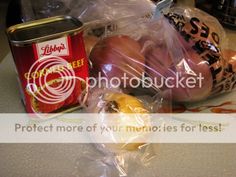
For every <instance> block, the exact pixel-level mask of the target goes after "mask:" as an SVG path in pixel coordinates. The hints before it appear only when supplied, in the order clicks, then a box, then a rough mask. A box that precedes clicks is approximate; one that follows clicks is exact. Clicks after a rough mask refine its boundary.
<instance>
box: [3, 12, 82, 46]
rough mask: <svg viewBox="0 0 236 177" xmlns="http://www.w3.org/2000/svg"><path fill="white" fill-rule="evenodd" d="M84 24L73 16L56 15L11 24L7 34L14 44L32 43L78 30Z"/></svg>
mask: <svg viewBox="0 0 236 177" xmlns="http://www.w3.org/2000/svg"><path fill="white" fill-rule="evenodd" d="M82 25H83V24H82V22H80V21H79V20H78V19H76V18H73V17H71V16H56V17H50V18H45V19H40V20H35V21H31V22H26V23H22V24H18V25H14V26H11V27H9V28H8V29H7V35H8V38H9V40H10V42H11V43H13V44H19V45H22V44H30V43H34V42H41V41H44V40H50V39H53V38H57V37H59V36H63V35H68V34H71V33H75V32H78V31H80V29H81V27H82Z"/></svg>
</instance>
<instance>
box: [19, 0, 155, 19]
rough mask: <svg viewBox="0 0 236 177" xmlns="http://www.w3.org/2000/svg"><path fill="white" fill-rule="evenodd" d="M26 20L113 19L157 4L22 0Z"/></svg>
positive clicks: (130, 0)
mask: <svg viewBox="0 0 236 177" xmlns="http://www.w3.org/2000/svg"><path fill="white" fill-rule="evenodd" d="M21 4H22V14H23V19H24V21H29V20H35V19H40V18H46V17H51V16H56V15H71V16H73V17H77V18H78V19H80V20H81V21H82V22H83V23H86V22H101V21H103V22H104V21H112V20H116V19H119V18H122V17H127V16H140V17H141V16H143V15H146V14H148V13H151V12H153V11H154V9H155V5H154V4H153V3H152V2H151V1H149V0H128V1H116V0H40V1H33V0H21Z"/></svg>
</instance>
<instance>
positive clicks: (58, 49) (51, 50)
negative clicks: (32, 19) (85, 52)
mask: <svg viewBox="0 0 236 177" xmlns="http://www.w3.org/2000/svg"><path fill="white" fill-rule="evenodd" d="M65 49H66V47H65V45H64V44H63V43H61V44H60V45H59V46H57V45H56V44H55V45H53V46H52V45H49V44H47V45H46V46H45V47H42V48H41V50H43V54H42V55H43V56H48V55H52V53H54V52H58V53H61V51H62V50H65Z"/></svg>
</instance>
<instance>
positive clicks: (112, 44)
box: [85, 8, 236, 102]
mask: <svg viewBox="0 0 236 177" xmlns="http://www.w3.org/2000/svg"><path fill="white" fill-rule="evenodd" d="M114 23H115V24H116V28H115V29H114V30H113V31H107V32H106V33H105V34H104V35H103V36H101V37H100V40H98V39H97V40H98V42H95V43H94V45H93V47H92V48H93V49H91V50H90V51H91V53H90V54H89V58H90V60H91V64H92V66H93V69H92V70H91V73H92V74H95V75H96V76H97V75H98V74H100V75H101V76H104V77H106V78H108V79H109V80H111V79H112V78H114V77H117V78H122V76H123V75H125V74H126V75H127V76H128V78H132V77H135V78H138V79H139V80H141V81H142V83H144V84H145V83H147V81H148V83H151V84H150V85H151V87H150V89H149V91H150V92H149V93H153V92H154V93H156V92H159V91H160V90H161V91H162V92H163V91H165V90H171V93H172V101H173V102H195V101H200V100H204V99H206V98H208V97H211V96H214V95H218V94H220V93H224V92H226V91H231V90H233V89H234V88H235V86H236V84H235V68H232V67H234V66H235V65H234V64H233V63H234V60H232V59H231V60H230V61H231V62H229V59H227V58H225V57H224V55H223V51H225V48H226V47H227V38H226V36H225V32H224V30H223V28H222V26H221V25H220V24H219V23H218V22H217V20H216V19H215V18H214V17H211V16H210V15H207V14H205V13H204V12H202V11H200V10H197V9H191V8H174V9H171V10H170V11H169V13H166V14H165V18H164V17H162V16H160V17H159V18H154V19H148V18H137V19H130V18H125V19H121V20H118V21H116V22H114ZM85 41H86V40H85ZM85 43H86V42H85ZM95 44H96V45H95ZM147 78H149V79H147ZM150 79H151V80H150ZM128 81H130V80H128ZM122 84H123V83H121V85H122ZM141 85H142V84H141ZM131 86H132V84H127V83H126V85H125V86H123V87H125V88H126V89H127V88H130V87H131ZM142 86H143V85H142ZM145 89H146V88H145ZM131 90H132V91H133V90H134V89H131ZM151 90H152V91H151ZM132 91H131V92H132Z"/></svg>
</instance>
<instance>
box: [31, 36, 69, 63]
mask: <svg viewBox="0 0 236 177" xmlns="http://www.w3.org/2000/svg"><path fill="white" fill-rule="evenodd" d="M36 50H37V57H38V58H41V57H45V56H50V55H52V56H68V55H69V47H68V40H67V37H63V38H59V39H54V40H51V41H45V42H41V43H38V44H36Z"/></svg>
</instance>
